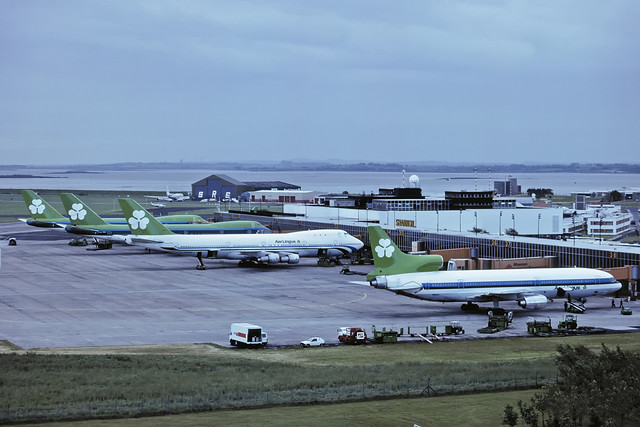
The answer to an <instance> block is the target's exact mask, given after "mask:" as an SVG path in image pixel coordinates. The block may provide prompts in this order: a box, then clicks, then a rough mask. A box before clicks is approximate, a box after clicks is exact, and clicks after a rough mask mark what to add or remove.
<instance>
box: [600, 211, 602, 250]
mask: <svg viewBox="0 0 640 427" xmlns="http://www.w3.org/2000/svg"><path fill="white" fill-rule="evenodd" d="M600 244H602V217H600Z"/></svg>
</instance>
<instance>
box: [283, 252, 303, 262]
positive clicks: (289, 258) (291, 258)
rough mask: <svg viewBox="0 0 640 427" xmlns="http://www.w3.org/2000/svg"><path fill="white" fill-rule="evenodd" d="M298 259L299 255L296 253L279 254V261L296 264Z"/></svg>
mask: <svg viewBox="0 0 640 427" xmlns="http://www.w3.org/2000/svg"><path fill="white" fill-rule="evenodd" d="M299 261H300V255H298V254H288V253H284V254H280V262H286V263H288V264H297V263H298V262H299Z"/></svg>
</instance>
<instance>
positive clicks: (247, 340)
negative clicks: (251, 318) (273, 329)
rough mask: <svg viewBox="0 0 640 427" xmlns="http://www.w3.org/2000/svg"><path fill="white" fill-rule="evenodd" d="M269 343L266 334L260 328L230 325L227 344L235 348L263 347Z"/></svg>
mask: <svg viewBox="0 0 640 427" xmlns="http://www.w3.org/2000/svg"><path fill="white" fill-rule="evenodd" d="M268 342H269V338H268V337H267V333H266V332H264V331H263V330H262V327H261V326H258V325H252V324H251V323H232V324H231V332H229V343H230V344H231V345H235V346H240V345H242V346H259V345H262V346H265V345H267V343H268Z"/></svg>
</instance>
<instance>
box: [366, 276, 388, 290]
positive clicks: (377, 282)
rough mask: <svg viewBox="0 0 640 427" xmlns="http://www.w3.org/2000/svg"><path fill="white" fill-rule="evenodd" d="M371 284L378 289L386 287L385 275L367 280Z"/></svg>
mask: <svg viewBox="0 0 640 427" xmlns="http://www.w3.org/2000/svg"><path fill="white" fill-rule="evenodd" d="M369 284H370V285H371V286H373V287H374V288H378V289H387V277H386V276H378V277H376V278H375V279H373V280H371V281H370V282H369Z"/></svg>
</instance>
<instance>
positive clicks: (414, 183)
mask: <svg viewBox="0 0 640 427" xmlns="http://www.w3.org/2000/svg"><path fill="white" fill-rule="evenodd" d="M409 185H410V186H411V187H413V188H418V187H420V178H418V175H411V176H410V177H409Z"/></svg>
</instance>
